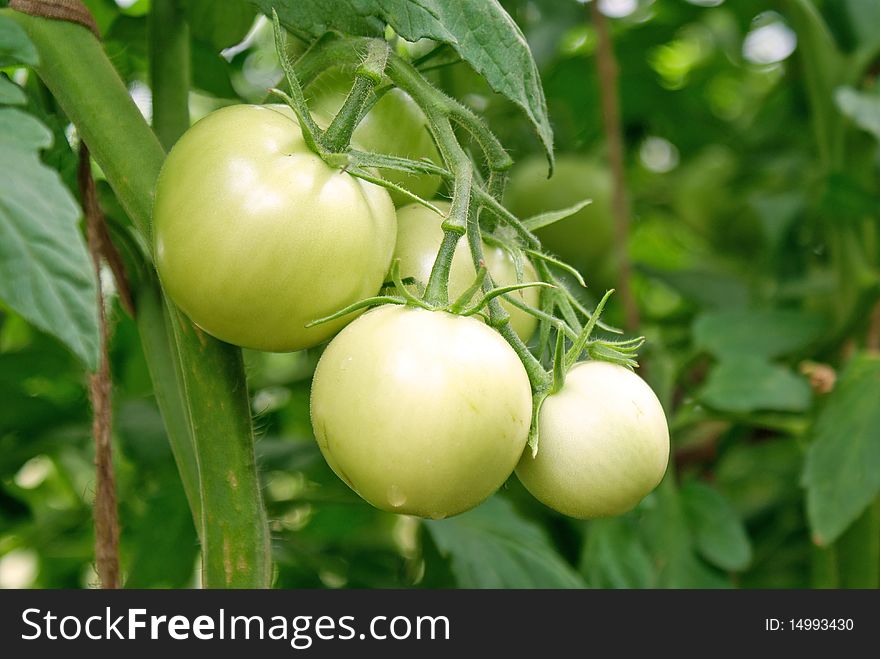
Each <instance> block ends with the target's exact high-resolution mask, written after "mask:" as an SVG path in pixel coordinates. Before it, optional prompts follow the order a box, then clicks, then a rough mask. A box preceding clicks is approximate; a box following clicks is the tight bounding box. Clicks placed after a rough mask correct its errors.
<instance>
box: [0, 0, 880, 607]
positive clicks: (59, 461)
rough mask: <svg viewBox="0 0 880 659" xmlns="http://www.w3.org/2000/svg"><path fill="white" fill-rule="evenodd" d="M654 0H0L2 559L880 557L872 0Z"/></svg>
mask: <svg viewBox="0 0 880 659" xmlns="http://www.w3.org/2000/svg"><path fill="white" fill-rule="evenodd" d="M611 4H614V5H615V7H613V8H612V7H610V5H611ZM661 4H664V3H651V2H639V3H634V2H630V3H607V2H588V3H578V2H571V1H569V2H558V0H470V1H469V2H448V1H446V0H417V1H416V0H358V1H357V2H356V3H351V2H349V3H327V2H324V1H323V0H297V2H281V1H280V0H230V1H229V2H223V3H219V2H206V1H205V0H150V1H149V2H147V1H145V0H143V1H139V2H135V3H132V2H131V1H130V0H129V1H128V2H122V1H121V0H120V1H119V2H109V1H108V0H83V2H82V3H79V2H60V3H59V2H21V1H16V2H3V1H0V449H2V450H0V458H2V459H0V588H5V587H8V586H13V587H21V586H24V587H27V586H47V587H53V588H79V587H83V586H92V585H95V584H94V583H93V582H94V581H95V577H94V576H93V572H96V573H97V580H98V582H99V583H100V584H101V585H103V586H106V587H110V588H116V587H127V588H149V587H163V588H164V587H192V586H193V585H195V584H200V585H204V586H206V587H222V588H238V587H244V588H265V587H268V586H270V585H273V586H277V587H280V588H319V587H334V588H336V587H351V588H363V587H380V588H393V589H396V588H401V587H421V588H431V587H444V588H445V587H452V586H460V587H471V588H475V587H492V588H495V587H516V588H531V587H540V588H552V587H583V586H590V587H597V588H601V587H626V588H640V587H650V588H657V587H663V588H665V587H672V588H703V587H711V588H721V587H728V586H739V587H760V588H767V587H771V588H805V587H823V588H826V587H827V588H846V587H858V588H864V589H876V588H877V587H878V586H880V544H878V543H877V542H876V540H877V538H878V537H880V498H878V497H880V457H878V456H880V452H878V451H877V446H878V434H877V432H876V429H877V428H878V427H880V411H878V410H880V408H878V406H877V404H876V401H877V400H878V399H880V358H878V356H877V354H878V349H880V338H878V337H880V312H878V309H877V306H878V300H880V252H878V243H877V234H878V209H880V203H878V198H880V197H878V194H880V177H878V168H877V163H878V158H877V153H878V142H877V138H880V133H878V126H880V119H878V113H880V108H878V105H877V103H876V98H875V96H876V94H875V93H874V92H876V86H877V85H876V82H877V81H876V77H877V76H876V74H877V71H878V70H880V69H878V56H880V41H878V39H877V34H876V30H872V29H871V26H873V25H875V24H876V23H877V20H876V19H877V15H876V11H875V10H874V9H873V6H874V5H875V4H876V3H871V2H867V1H863V0H846V1H844V2H836V3H832V2H818V1H817V0H797V2H786V3H776V4H778V6H775V7H774V11H772V12H768V11H765V8H763V7H759V6H758V5H760V4H762V3H755V2H722V1H715V2H698V1H696V0H693V1H691V2H679V3H665V4H664V6H663V7H662V8H661V7H660V5H661ZM624 5H626V7H624ZM666 5H669V6H666ZM611 9H613V10H614V11H613V12H612V11H611ZM630 10H631V11H632V13H630V14H629V15H625V14H626V12H627V11H630ZM90 11H91V12H93V13H92V14H91V15H90V13H89V12H90ZM604 12H608V13H607V14H606V13H604ZM611 14H614V15H613V16H612V15H611ZM92 19H94V20H92ZM768 35H774V36H773V38H772V39H771V38H768ZM615 72H616V74H615ZM273 103H274V104H275V105H272V104H273ZM221 108H222V109H221ZM201 117H205V118H204V119H203V120H201V121H198V122H197V123H194V121H193V120H194V119H196V118H201ZM551 170H552V171H553V172H554V175H553V177H552V178H550V179H548V178H547V174H548V172H549V171H551ZM160 171H161V176H160ZM407 190H409V191H411V193H414V194H411V193H408V192H407ZM612 190H613V196H614V197H615V198H618V199H623V200H625V201H626V203H624V204H620V205H619V206H620V207H615V208H613V209H612V204H611V197H612ZM587 198H589V199H592V204H590V205H588V206H586V207H583V206H582V204H581V203H580V202H582V200H584V199H587ZM438 200H439V201H438ZM415 203H418V204H419V205H414V204H415ZM575 209H578V210H575ZM612 210H613V211H614V212H613V213H612ZM567 213H568V214H569V215H566V214H567ZM612 215H613V218H612ZM612 237H613V240H612ZM578 273H580V274H582V275H583V276H582V277H581V276H580V275H579V274H578ZM584 286H588V287H589V289H588V290H586V291H585V290H582V288H583V287H584ZM607 289H615V290H616V292H614V291H610V290H609V291H608V292H607V293H606V290H607ZM603 293H606V294H605V297H602V294H603ZM612 293H613V295H612ZM609 295H611V297H609ZM599 298H601V301H600V302H599V303H598V304H596V305H594V304H593V303H594V302H595V300H596V299H599ZM609 305H610V308H609V309H608V313H607V314H606V313H605V309H606V306H609ZM373 307H376V308H375V309H373V310H370V311H367V309H369V308H373ZM617 322H619V323H620V324H622V325H623V327H622V328H618V327H615V326H614V324H615V323H617ZM334 337H335V338H334ZM319 344H321V345H319ZM242 346H244V347H246V348H247V349H243V348H242ZM643 347H644V348H645V349H644V351H643V352H642V353H641V354H639V353H640V351H641V350H642V348H643ZM301 348H307V349H305V350H303V349H301ZM273 351H281V352H273ZM322 351H323V354H322ZM636 374H639V375H636ZM640 376H642V377H644V381H643V380H642V379H641V377H640ZM649 384H650V387H649ZM652 392H656V395H655V394H654V393H652ZM658 401H659V402H658ZM660 403H662V405H663V409H661V407H660ZM667 419H668V422H667ZM670 431H671V433H670ZM670 434H671V435H672V437H671V438H670V436H669V435H670ZM670 439H671V440H672V442H671V443H670ZM671 447H672V448H674V451H670V448H671ZM667 461H668V464H667ZM514 473H517V474H518V476H519V477H518V478H513V477H512V476H513V474H514ZM664 474H665V476H664ZM661 478H662V480H661ZM658 481H659V484H657V483H658ZM655 485H656V488H655ZM652 488H654V489H653V491H652ZM353 489H354V490H355V491H356V493H355V491H353ZM358 494H360V495H361V496H360V497H358ZM542 502H543V503H542ZM370 504H373V505H370ZM544 504H546V505H544ZM416 517H425V518H427V519H417V518H416ZM431 517H434V518H438V519H431ZM441 517H442V518H443V519H439V518H441ZM580 518H586V519H588V520H589V521H586V522H582V521H580ZM594 518H602V519H594ZM197 562H200V563H201V566H200V570H199V574H198V576H197V575H196V568H195V566H196V565H197ZM526 613H528V611H527V612H526Z"/></svg>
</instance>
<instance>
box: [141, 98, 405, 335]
mask: <svg viewBox="0 0 880 659" xmlns="http://www.w3.org/2000/svg"><path fill="white" fill-rule="evenodd" d="M153 222H154V240H155V251H156V266H157V268H158V270H159V276H160V278H161V280H162V285H163V286H164V288H165V290H166V292H167V293H168V294H169V295H170V296H171V299H172V300H174V302H175V303H176V304H177V305H178V306H179V307H180V308H181V309H182V310H183V311H184V312H185V313H186V314H187V315H188V316H189V317H190V318H191V319H192V321H193V322H194V323H195V324H196V325H198V326H199V327H201V328H202V329H204V330H205V331H206V332H208V333H209V334H212V335H213V336H215V337H217V338H218V339H221V340H223V341H226V342H227V343H232V344H234V345H239V346H243V347H247V348H255V349H258V350H268V351H294V350H302V349H303V348H309V347H312V346H315V345H317V344H319V343H321V342H323V341H325V340H326V339H328V338H329V337H330V336H332V335H333V334H335V333H336V332H337V331H339V329H341V328H342V327H344V326H345V324H346V323H348V322H350V321H351V320H352V318H354V315H351V316H347V317H345V318H341V319H338V320H336V321H332V322H328V323H324V324H321V325H317V326H314V327H309V328H307V327H306V324H307V323H310V322H311V321H313V320H315V319H316V318H321V317H324V316H328V315H330V314H331V313H333V312H335V311H337V310H338V309H341V308H343V307H346V306H348V305H349V304H351V303H353V302H356V301H358V300H360V299H362V298H364V297H368V296H370V295H375V294H376V292H377V291H378V290H379V288H380V286H381V285H382V282H383V281H384V278H385V274H386V273H387V271H388V267H389V265H390V263H391V255H392V251H393V249H394V243H395V236H396V231H397V222H396V217H395V213H394V207H393V205H392V203H391V199H390V197H389V196H388V192H387V191H386V190H385V189H384V188H382V187H380V186H378V185H375V184H372V183H368V182H366V181H363V180H361V179H357V178H354V177H353V176H351V175H350V174H348V173H346V172H343V171H340V170H339V169H334V168H331V167H330V166H328V165H327V164H326V163H325V162H324V161H323V160H322V159H321V158H320V157H319V156H318V155H317V154H315V153H313V152H312V151H310V150H309V149H308V148H307V146H306V144H305V142H304V140H303V137H302V133H301V131H300V128H299V125H298V124H297V122H296V119H295V117H294V115H293V112H292V111H291V110H290V108H288V107H287V106H281V105H270V106H255V105H235V106H229V107H226V108H222V109H220V110H217V111H215V112H213V113H211V114H209V115H208V116H206V117H205V118H203V119H202V120H200V121H198V122H197V123H196V124H195V125H193V126H192V127H191V128H190V129H189V130H188V131H187V132H186V133H185V134H184V135H183V136H182V137H181V138H180V140H179V141H178V142H177V144H176V145H175V146H174V148H173V149H172V150H171V153H170V154H169V155H168V157H167V159H166V160H165V163H164V165H163V166H162V171H161V174H160V176H159V183H158V186H157V190H156V200H155V206H154V210H153Z"/></svg>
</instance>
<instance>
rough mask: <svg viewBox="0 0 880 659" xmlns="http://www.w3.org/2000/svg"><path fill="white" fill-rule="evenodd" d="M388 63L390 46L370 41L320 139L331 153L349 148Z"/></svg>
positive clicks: (381, 42) (381, 41) (380, 41)
mask: <svg viewBox="0 0 880 659" xmlns="http://www.w3.org/2000/svg"><path fill="white" fill-rule="evenodd" d="M387 60H388V44H387V43H385V41H383V40H381V39H372V40H370V41H369V42H368V44H367V55H366V57H365V58H364V61H363V62H362V63H361V65H360V66H359V67H358V68H357V71H356V72H355V78H354V85H353V86H352V88H351V91H350V92H349V94H348V96H346V98H345V102H344V103H343V104H342V107H341V108H340V109H339V112H337V113H336V116H335V117H333V121H332V122H331V123H330V125H329V126H328V127H327V130H326V131H325V132H324V135H323V137H322V138H321V143H322V145H323V146H324V148H326V149H327V150H328V151H330V152H331V153H339V152H341V151H345V150H346V149H348V146H349V143H350V142H351V136H352V133H354V130H355V128H357V125H358V124H359V123H360V120H361V119H362V118H363V116H364V114H366V112H367V110H368V109H369V100H370V96H371V95H372V94H373V90H374V89H375V87H376V85H378V84H379V83H380V82H381V81H382V73H383V72H384V71H385V62H386V61H387Z"/></svg>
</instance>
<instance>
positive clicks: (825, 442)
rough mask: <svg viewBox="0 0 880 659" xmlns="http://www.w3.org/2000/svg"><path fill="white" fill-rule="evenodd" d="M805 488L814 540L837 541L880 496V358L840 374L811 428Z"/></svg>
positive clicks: (855, 363) (862, 359)
mask: <svg viewBox="0 0 880 659" xmlns="http://www.w3.org/2000/svg"><path fill="white" fill-rule="evenodd" d="M813 437H814V439H813V443H812V444H810V448H809V450H808V452H807V460H806V463H805V465H804V475H803V485H804V487H805V488H806V489H807V516H808V518H809V521H810V528H811V529H812V530H813V534H814V535H815V538H816V540H817V541H818V542H819V543H821V544H827V543H829V542H832V541H833V540H835V539H836V538H837V537H838V536H839V535H840V534H841V533H842V532H843V531H844V530H845V529H846V528H847V527H848V526H849V525H850V524H851V523H852V522H853V521H854V520H855V519H856V518H857V517H858V516H859V515H860V514H861V513H862V511H863V510H864V509H865V507H866V506H867V505H868V503H869V502H870V501H871V500H872V499H873V498H874V497H876V496H877V494H878V492H880V357H877V356H873V355H867V354H861V355H858V356H856V357H854V358H853V359H852V361H851V362H850V363H849V365H848V366H847V367H846V370H845V371H844V372H843V373H842V374H841V376H840V379H839V380H838V382H837V385H836V386H835V388H834V391H833V392H832V393H831V394H830V396H829V398H828V402H827V403H826V405H825V408H824V409H823V410H822V412H821V413H820V414H819V417H818V418H817V419H816V423H815V425H814V427H813Z"/></svg>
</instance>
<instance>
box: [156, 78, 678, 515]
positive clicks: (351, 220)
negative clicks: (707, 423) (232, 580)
mask: <svg viewBox="0 0 880 659" xmlns="http://www.w3.org/2000/svg"><path fill="white" fill-rule="evenodd" d="M324 83H325V84H326V85H329V87H330V89H331V92H327V93H329V94H330V96H322V94H323V93H324V92H322V91H320V90H319V91H318V92H315V93H314V94H313V101H312V102H313V106H315V107H318V108H319V109H323V110H325V111H327V112H334V111H335V110H336V108H337V107H338V105H339V104H340V103H341V99H340V98H339V94H337V93H336V92H333V89H334V87H333V85H335V84H336V83H335V82H334V80H333V79H330V80H329V81H327V80H325V81H324ZM334 94H335V95H334ZM401 94H402V92H401ZM385 99H387V100H385ZM374 112H375V113H376V114H375V115H373V113H372V112H371V113H370V114H368V115H367V120H366V121H365V123H364V124H363V125H362V127H361V128H359V133H358V132H356V133H355V136H354V137H355V139H356V140H360V141H361V143H362V144H363V145H366V148H368V149H371V150H375V151H382V150H383V149H384V150H385V152H387V153H392V154H396V155H403V156H406V157H410V158H429V159H431V158H433V159H435V160H437V159H438V156H437V152H436V148H435V147H434V145H433V142H432V141H431V139H430V135H428V133H427V127H426V122H425V118H424V115H422V114H421V111H420V110H419V109H418V107H417V106H415V104H414V103H413V102H412V99H409V98H408V97H406V98H404V97H402V96H400V95H391V94H388V95H386V96H385V97H383V100H382V101H380V102H379V104H377V106H376V107H375V108H374ZM371 116H372V119H370V117H371ZM370 121H372V124H371V123H370ZM389 121H394V122H397V123H395V124H394V125H395V126H397V125H398V123H403V124H412V125H411V126H409V127H408V128H407V127H406V126H404V128H406V129H407V130H411V132H412V134H413V135H414V136H415V139H414V141H413V142H412V143H411V144H409V145H406V144H388V142H387V140H386V141H384V142H383V141H382V140H377V138H375V137H374V134H371V133H370V132H369V130H368V129H369V127H370V126H371V125H378V126H379V127H380V129H379V133H380V134H382V133H384V134H387V133H388V131H387V128H383V126H386V125H387V124H388V122H389ZM392 132H394V131H392ZM398 134H399V130H398ZM426 136H427V138H426ZM410 178H412V177H407V178H402V179H400V180H399V181H398V182H399V183H400V184H401V185H404V186H406V187H408V188H410V189H414V190H417V191H418V193H419V194H421V195H423V196H426V197H430V196H431V195H433V194H434V193H435V192H436V190H437V185H438V183H439V182H438V181H436V180H434V179H431V177H422V178H421V179H419V178H418V177H415V180H409V179H410ZM394 201H397V203H398V204H399V203H400V202H401V201H403V200H401V199H396V200H392V197H391V196H390V195H389V193H388V192H387V191H386V190H385V189H384V188H383V187H380V186H378V185H375V184H373V183H368V182H365V181H363V180H362V179H359V178H355V177H354V176H352V175H351V174H349V173H347V172H345V171H340V170H339V169H336V168H332V167H330V166H329V165H327V164H326V163H325V162H324V160H322V159H321V157H319V156H318V155H317V154H315V153H313V152H312V151H311V150H309V148H308V147H307V146H306V143H305V140H304V139H303V135H302V132H301V130H300V127H299V125H298V123H297V121H296V119H295V117H294V115H293V113H292V112H291V111H290V110H289V109H288V108H286V107H282V106H248V105H241V106H233V107H228V108H224V109H221V110H218V111H216V112H214V113H212V114H210V115H208V116H207V117H206V118H204V119H202V120H201V121H199V122H198V123H196V124H195V125H194V126H193V127H192V128H191V129H190V130H189V131H187V133H186V134H185V135H184V136H183V137H182V138H181V139H180V141H179V142H178V144H177V145H176V146H175V147H174V149H173V150H172V152H171V153H170V154H169V156H168V158H167V160H166V162H165V164H164V166H163V169H162V172H161V175H160V178H159V183H158V187H157V191H156V201H155V207H154V218H153V220H154V248H155V261H156V266H157V269H158V271H159V275H160V277H161V280H162V283H163V286H164V288H165V291H166V292H167V293H168V295H169V296H170V298H171V299H172V300H173V301H174V302H175V304H177V305H178V306H179V307H180V308H181V309H182V310H183V311H184V312H185V313H186V314H187V315H188V316H189V317H190V319H191V320H192V321H193V322H194V323H195V324H196V325H198V326H199V327H201V328H202V329H203V330H205V331H206V332H207V333H209V334H212V335H213V336H215V337H217V338H218V339H220V340H223V341H227V342H229V343H232V344H235V345H240V346H244V347H249V348H255V349H259V350H269V351H293V350H301V349H304V348H309V347H313V346H317V345H319V344H321V343H323V342H325V341H326V340H327V339H330V338H331V337H334V335H335V337H334V338H332V340H331V341H330V343H329V345H327V347H326V349H325V350H324V352H323V354H322V356H321V359H320V361H319V363H318V366H317V368H316V370H315V374H314V380H313V383H312V391H311V417H312V426H313V429H314V432H315V437H316V439H317V442H318V445H319V447H320V450H321V452H322V453H323V455H324V457H325V459H326V460H327V463H328V464H329V465H330V467H331V468H332V469H333V471H334V472H335V473H336V474H337V475H338V476H339V477H340V478H341V479H342V480H343V481H345V482H346V483H347V484H348V485H349V486H350V487H351V488H352V489H353V490H354V491H356V492H357V493H358V494H359V495H360V496H361V497H363V498H364V499H365V500H367V501H368V502H370V503H371V504H373V505H374V506H376V507H378V508H381V509H383V510H388V511H391V512H396V513H406V514H412V515H419V516H423V517H431V518H434V519H441V518H444V517H448V516H450V515H455V514H458V513H461V512H464V511H466V510H468V509H470V508H473V507H474V506H476V505H478V504H479V503H480V502H482V501H483V500H485V499H486V498H487V497H489V496H490V495H491V494H492V493H493V492H495V491H496V490H497V489H498V488H499V487H501V486H502V485H503V484H504V482H505V481H506V480H507V479H508V478H509V477H510V476H511V474H512V473H513V472H514V470H516V473H517V475H518V477H519V478H520V480H521V481H522V482H523V484H524V485H525V486H526V488H527V489H528V490H529V491H530V492H532V494H534V496H535V497H536V498H538V499H539V500H541V501H542V502H544V503H545V504H547V505H548V506H550V507H551V508H554V509H556V510H558V511H560V512H562V513H564V514H566V515H570V516H573V517H579V518H588V517H597V516H604V515H613V514H618V513H621V512H624V511H626V510H628V509H630V508H632V507H633V506H635V505H636V504H637V503H638V502H639V501H640V500H641V499H642V498H643V497H644V496H645V495H646V494H647V493H648V492H649V491H650V490H651V489H653V487H655V486H656V485H657V483H658V482H659V481H660V479H661V478H662V476H663V473H664V472H665V469H666V462H667V458H668V452H669V435H668V429H667V426H666V420H665V417H664V414H663V409H662V408H661V406H660V403H659V402H658V400H657V398H656V396H654V394H653V392H652V391H651V389H650V388H649V387H648V386H647V385H646V384H645V383H644V382H643V381H642V380H641V379H640V378H639V377H638V376H636V375H635V374H634V373H632V372H631V371H629V370H627V369H625V368H623V367H621V366H615V365H612V364H608V363H604V362H603V363H600V362H585V363H582V364H578V365H576V366H575V367H574V368H573V369H572V370H571V371H570V372H569V373H568V376H567V379H566V382H565V385H564V386H563V387H562V389H561V390H560V391H558V392H557V393H555V394H552V395H550V396H548V397H547V398H546V399H545V400H544V402H543V406H542V407H541V411H540V414H539V417H538V430H539V433H540V434H539V436H540V444H539V450H538V452H537V455H534V456H533V454H532V451H531V449H530V448H528V447H527V446H526V443H527V440H528V437H529V427H530V423H531V420H532V406H533V399H532V390H531V386H530V382H529V377H528V375H527V373H526V370H525V367H524V366H523V363H522V362H521V361H520V358H519V357H518V355H517V353H516V352H515V351H514V350H513V348H512V347H511V346H510V345H509V344H508V343H507V341H505V340H504V339H503V338H502V336H501V335H500V334H499V333H498V332H497V331H495V329H493V328H492V327H490V326H489V325H487V324H485V323H484V322H482V321H481V320H479V319H478V317H477V316H461V315H456V314H453V313H449V312H448V311H446V310H428V309H424V308H421V307H414V306H398V305H384V306H380V307H377V308H374V309H372V310H370V311H368V312H366V313H363V314H362V315H359V314H358V313H352V314H349V315H347V316H345V317H342V318H337V319H336V320H333V321H330V322H325V323H321V324H318V325H314V326H311V327H306V326H307V324H309V323H310V322H311V321H314V320H316V319H319V318H322V317H326V316H329V315H331V314H334V313H335V312H337V311H339V310H340V309H343V308H345V307H347V306H349V305H352V304H354V303H356V302H358V301H360V300H362V299H364V298H367V297H370V296H374V295H376V294H377V293H378V292H379V290H380V288H381V287H382V285H383V283H384V282H386V281H387V280H388V278H389V268H390V266H391V264H392V262H393V260H395V259H396V260H397V261H398V263H399V266H400V274H401V276H402V277H403V278H412V279H413V280H415V281H416V282H417V283H418V284H420V285H422V286H424V285H425V284H426V283H427V280H428V277H429V276H430V273H431V268H432V267H433V264H434V260H435V257H436V254H437V250H438V247H439V246H440V243H441V241H442V239H443V230H442V227H441V220H442V218H440V217H439V216H437V214H436V213H434V212H433V211H431V210H430V209H426V208H425V207H423V206H421V205H408V206H403V207H402V208H398V209H395V204H394ZM436 205H437V206H438V207H439V208H440V209H441V210H442V211H443V212H444V213H448V211H449V204H448V203H445V202H436ZM482 247H483V252H484V262H485V264H486V269H487V271H488V273H489V274H490V276H491V277H492V279H493V281H494V282H495V283H496V284H497V285H501V286H504V285H511V284H515V283H517V281H518V280H519V279H522V280H523V281H526V282H528V281H534V280H537V279H538V277H537V274H536V272H535V270H534V268H533V267H532V265H531V264H530V263H528V262H527V261H526V262H524V264H523V267H522V268H521V277H518V276H517V268H516V264H515V262H514V260H513V258H512V257H511V255H510V254H509V253H508V252H507V251H506V250H504V249H502V248H500V247H497V246H494V245H491V244H486V243H484V244H483V246H482ZM475 277H476V272H475V269H474V266H473V261H472V259H471V255H470V252H469V250H468V246H467V245H466V242H465V241H461V242H460V243H459V245H458V247H457V249H456V251H455V253H454V257H453V260H452V267H451V271H450V277H449V297H450V300H455V299H456V298H457V297H458V296H459V295H461V294H462V293H463V292H464V291H466V290H467V289H468V288H469V286H470V285H471V284H472V283H473V281H474V279H475ZM510 296H519V299H520V300H522V302H524V303H525V304H527V305H529V306H531V307H537V306H538V305H539V299H538V289H537V288H527V289H525V290H522V291H518V292H514V293H511V294H510ZM502 304H503V306H504V307H505V309H506V310H507V311H508V313H509V314H510V316H511V320H510V322H511V324H512V327H513V328H514V330H515V331H516V332H517V333H518V334H519V336H520V337H521V338H522V339H523V340H524V341H527V340H528V339H529V338H530V336H531V335H532V334H533V333H534V331H535V327H536V324H537V323H536V320H535V318H534V317H533V316H531V315H529V314H528V313H526V312H524V311H523V310H522V309H520V308H517V307H515V306H513V305H511V304H510V302H509V300H505V301H503V302H502Z"/></svg>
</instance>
